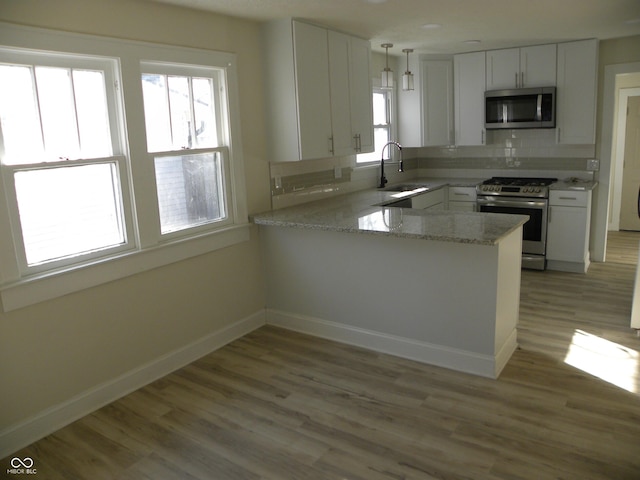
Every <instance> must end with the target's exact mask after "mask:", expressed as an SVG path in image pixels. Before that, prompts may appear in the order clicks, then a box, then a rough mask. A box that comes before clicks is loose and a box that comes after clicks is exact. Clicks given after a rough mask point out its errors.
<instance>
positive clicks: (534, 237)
mask: <svg viewBox="0 0 640 480" xmlns="http://www.w3.org/2000/svg"><path fill="white" fill-rule="evenodd" d="M556 181H557V179H556V178H517V177H515V178H514V177H493V178H490V179H489V180H485V181H484V182H483V183H482V184H480V185H478V186H477V187H476V193H477V197H478V200H477V207H478V208H477V210H478V211H479V212H491V213H510V214H518V215H528V216H529V221H528V222H527V223H525V224H524V227H523V230H522V268H530V269H534V270H544V269H545V267H546V258H545V255H546V245H547V212H548V209H549V185H551V184H552V183H554V182H556Z"/></svg>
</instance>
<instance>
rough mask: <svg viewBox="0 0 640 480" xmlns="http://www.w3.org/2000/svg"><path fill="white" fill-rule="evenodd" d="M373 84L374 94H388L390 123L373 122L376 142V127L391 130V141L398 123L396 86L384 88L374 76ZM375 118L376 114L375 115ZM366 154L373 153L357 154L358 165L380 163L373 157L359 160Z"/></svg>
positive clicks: (364, 165) (365, 165)
mask: <svg viewBox="0 0 640 480" xmlns="http://www.w3.org/2000/svg"><path fill="white" fill-rule="evenodd" d="M372 84H373V88H372V92H371V95H372V96H373V95H374V94H376V93H378V94H380V93H382V94H384V95H385V96H386V103H387V117H388V118H387V120H388V123H387V125H378V124H375V123H374V124H373V138H374V142H375V131H376V128H387V129H388V132H389V141H391V140H392V139H393V138H395V125H396V114H395V92H396V90H395V88H394V87H392V88H382V87H381V86H380V79H379V78H378V77H375V78H373V80H372ZM373 117H374V118H375V115H374V116H373ZM375 152H376V150H375V144H374V152H373V153H375ZM365 155H371V153H368V154H366V153H365V154H362V155H357V156H356V166H357V167H372V166H376V165H378V164H379V163H380V160H379V159H373V160H367V161H361V160H360V161H359V160H358V157H360V156H365Z"/></svg>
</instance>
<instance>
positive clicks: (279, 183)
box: [274, 177, 282, 188]
mask: <svg viewBox="0 0 640 480" xmlns="http://www.w3.org/2000/svg"><path fill="white" fill-rule="evenodd" d="M274 183H275V187H276V188H282V177H276V178H275V179H274Z"/></svg>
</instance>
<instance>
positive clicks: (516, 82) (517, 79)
mask: <svg viewBox="0 0 640 480" xmlns="http://www.w3.org/2000/svg"><path fill="white" fill-rule="evenodd" d="M516 88H518V72H516Z"/></svg>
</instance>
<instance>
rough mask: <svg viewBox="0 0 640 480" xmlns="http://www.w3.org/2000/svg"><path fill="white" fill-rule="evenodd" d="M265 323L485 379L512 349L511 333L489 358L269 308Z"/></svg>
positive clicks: (493, 375) (494, 373)
mask: <svg viewBox="0 0 640 480" xmlns="http://www.w3.org/2000/svg"><path fill="white" fill-rule="evenodd" d="M266 321H267V324H268V325H274V326H277V327H281V328H286V329H288V330H294V331H296V332H300V333H306V334H309V335H315V336H317V337H322V338H326V339H328V340H334V341H337V342H341V343H347V344H350V345H355V346H358V347H364V348H368V349H371V350H375V351H377V352H381V353H388V354H391V355H395V356H397V357H402V358H407V359H409V360H416V361H418V362H422V363H427V364H429V365H436V366H438V367H444V368H449V369H452V370H457V371H460V372H466V373H472V374H474V375H479V376H482V377H489V378H497V377H498V375H499V374H500V371H502V368H504V366H505V365H506V363H507V361H508V360H509V358H510V357H511V354H512V353H513V352H514V351H515V348H516V343H515V340H516V332H515V331H514V333H513V334H512V335H511V336H510V337H509V339H508V340H507V342H505V345H504V346H503V348H501V350H500V352H499V354H498V355H496V356H490V355H482V354H478V353H474V352H469V351H466V350H459V349H455V348H450V347H445V346H442V345H435V344H431V343H427V342H422V341H418V340H413V339H411V338H405V337H398V336H395V335H389V334H386V333H382V332H378V331H374V330H368V329H363V328H358V327H351V326H348V325H344V324H341V323H336V322H331V321H327V320H323V319H319V318H313V317H308V316H304V315H298V314H292V313H289V312H283V311H279V310H273V309H267V311H266Z"/></svg>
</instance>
